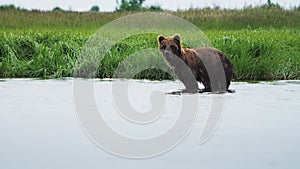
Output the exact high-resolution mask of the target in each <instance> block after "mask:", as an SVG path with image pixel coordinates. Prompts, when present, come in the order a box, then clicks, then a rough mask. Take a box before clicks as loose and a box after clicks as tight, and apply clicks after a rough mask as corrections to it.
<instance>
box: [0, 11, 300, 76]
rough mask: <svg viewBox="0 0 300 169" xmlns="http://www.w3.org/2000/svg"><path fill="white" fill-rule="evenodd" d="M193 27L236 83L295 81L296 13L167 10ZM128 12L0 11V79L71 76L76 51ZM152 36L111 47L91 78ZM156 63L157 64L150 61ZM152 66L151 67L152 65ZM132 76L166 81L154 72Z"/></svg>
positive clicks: (298, 62)
mask: <svg viewBox="0 0 300 169" xmlns="http://www.w3.org/2000/svg"><path fill="white" fill-rule="evenodd" d="M167 13H171V14H173V15H177V16H180V17H182V18H185V19H187V20H189V21H190V22H192V23H193V24H195V25H196V26H197V27H199V28H200V29H201V30H203V31H204V33H205V34H206V35H207V37H208V38H209V39H210V41H211V43H212V45H213V46H214V47H216V48H218V49H220V50H222V51H223V52H224V53H225V54H227V55H228V57H229V58H230V59H231V60H232V62H233V64H234V67H235V72H236V78H235V79H236V80H277V79H300V10H288V11H287V10H282V9H278V8H270V9H265V8H247V9H244V10H217V9H214V10H211V9H204V10H189V11H178V12H167ZM129 14H131V13H129V12H124V13H78V12H40V11H16V10H11V11H10V10H7V11H0V20H1V24H0V77H1V78H10V77H35V78H60V77H72V76H73V74H74V66H75V64H76V61H77V59H78V56H79V54H80V51H81V49H82V48H83V46H84V45H85V43H86V41H87V40H88V39H89V37H90V36H91V35H92V34H93V33H94V32H96V31H97V30H98V29H99V28H101V27H102V26H103V25H105V24H106V23H108V22H110V21H112V20H114V19H117V18H119V17H122V16H125V15H129ZM156 38H157V35H156V34H144V35H139V36H135V37H130V38H128V39H126V40H125V41H122V42H120V44H116V45H115V46H114V47H113V48H112V49H111V52H110V53H109V54H108V55H106V57H105V59H103V61H102V62H101V64H100V65H99V69H98V71H97V77H100V78H107V77H112V76H113V72H114V70H115V69H116V67H117V66H118V64H119V63H120V62H121V61H122V60H124V59H125V58H126V57H127V56H128V55H130V54H132V53H135V52H137V51H139V50H142V49H147V48H157V40H156ZM153 62H154V64H162V63H161V60H159V59H158V60H153ZM155 62H157V63H155ZM136 78H147V79H169V78H170V76H169V75H168V74H166V73H164V72H162V71H159V70H155V69H152V70H146V71H143V72H141V73H140V74H138V75H137V76H136Z"/></svg>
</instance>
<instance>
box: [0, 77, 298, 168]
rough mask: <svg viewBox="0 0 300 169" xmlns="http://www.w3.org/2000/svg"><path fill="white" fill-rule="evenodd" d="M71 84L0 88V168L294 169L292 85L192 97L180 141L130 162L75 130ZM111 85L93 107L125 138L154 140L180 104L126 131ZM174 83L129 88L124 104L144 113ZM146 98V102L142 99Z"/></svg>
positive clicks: (176, 100)
mask: <svg viewBox="0 0 300 169" xmlns="http://www.w3.org/2000/svg"><path fill="white" fill-rule="evenodd" d="M72 83H73V81H72V80H31V79H5V80H1V81H0V107H1V111H0V168H3V169H4V168H5V169H19V168H24V169H27V168H30V169H38V168H46V169H47V168H51V169H52V168H72V169H81V168H172V169H177V168H178V169H181V168H210V169H223V168H232V169H247V168H249V169H250V168H251V169H252V168H256V169H260V168H262V169H267V168H272V169H274V168H275V169H276V168H278V169H283V168H289V169H297V168H299V167H300V161H299V157H300V146H299V142H300V133H299V131H300V106H299V103H300V81H277V82H262V83H256V84H249V83H238V82H236V83H233V84H232V86H231V88H232V89H235V90H236V93H234V94H229V93H227V94H225V95H215V94H199V102H200V104H199V105H200V108H199V115H198V117H197V120H196V124H195V126H194V127H193V130H192V131H191V133H190V134H189V135H188V136H187V138H186V139H185V140H184V141H183V142H182V143H181V144H179V145H178V146H177V147H175V148H174V149H173V150H171V151H170V152H168V153H165V154H163V155H161V156H158V157H155V158H150V159H145V160H133V159H126V158H120V157H117V156H114V155H112V154H109V153H107V152H106V151H103V150H102V149H100V148H99V147H98V146H96V145H95V144H94V143H93V142H92V141H91V140H90V139H89V138H88V137H87V136H86V134H85V132H84V131H83V130H82V129H81V126H80V124H79V122H78V119H77V115H76V111H75V106H74V101H73V90H72V87H73V85H72ZM111 84H112V81H109V80H106V81H96V82H95V89H94V91H95V99H96V100H97V105H98V107H99V108H100V109H101V110H103V112H104V115H105V116H106V117H105V118H106V121H107V122H108V123H110V124H111V126H112V127H113V128H114V129H115V130H116V131H119V132H124V133H125V134H126V135H129V136H137V137H149V136H155V135H157V134H159V133H161V132H163V131H164V130H166V129H167V128H168V126H169V125H172V123H173V122H174V120H175V119H176V118H177V117H178V112H176V110H177V106H180V103H181V102H180V98H181V96H176V95H167V96H166V98H167V101H166V102H167V103H168V106H167V107H166V113H165V114H164V115H162V116H161V117H160V119H159V120H157V121H156V122H155V123H152V124H148V125H137V124H131V123H130V122H128V121H126V120H124V119H122V118H121V117H120V116H118V114H117V113H115V110H114V106H115V105H114V103H113V100H112V99H111V96H112V94H111ZM181 87H182V85H181V84H180V83H178V82H173V81H163V82H156V81H154V82H150V81H133V82H132V84H131V87H130V89H129V93H130V94H129V100H130V101H131V103H133V105H132V106H133V107H134V108H135V109H137V110H140V111H147V110H148V109H150V108H151V104H150V102H149V101H150V100H149V97H148V96H149V95H150V93H151V92H152V91H155V90H160V91H163V92H170V91H174V90H177V89H178V88H181ZM146 96H147V97H146ZM223 96H225V97H226V100H225V109H224V114H223V117H222V120H221V123H220V125H219V127H218V128H217V130H216V132H215V134H214V135H213V137H211V139H210V140H209V141H208V142H207V143H205V144H203V145H199V144H198V140H199V136H200V134H201V129H202V128H203V125H204V122H205V120H206V118H207V116H208V112H209V110H210V109H211V107H210V105H211V102H212V99H213V98H215V97H223Z"/></svg>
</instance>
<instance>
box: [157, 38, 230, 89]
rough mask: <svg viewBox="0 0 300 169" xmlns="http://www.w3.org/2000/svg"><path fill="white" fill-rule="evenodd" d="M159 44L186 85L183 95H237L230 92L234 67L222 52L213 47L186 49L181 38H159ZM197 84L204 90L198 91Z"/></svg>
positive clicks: (161, 50)
mask: <svg viewBox="0 0 300 169" xmlns="http://www.w3.org/2000/svg"><path fill="white" fill-rule="evenodd" d="M158 42H159V49H160V52H161V53H162V54H163V57H164V59H165V60H166V61H167V63H168V64H169V66H170V67H171V68H173V69H174V72H175V74H176V76H177V77H178V78H179V80H180V81H182V82H183V84H184V85H185V90H183V92H188V93H197V92H226V91H227V92H230V93H231V92H234V91H233V90H229V89H228V87H229V85H230V82H231V80H232V79H233V76H234V72H233V65H232V64H231V62H230V60H229V59H228V57H227V56H226V55H225V54H223V53H222V52H221V51H219V50H217V49H215V48H211V47H202V48H192V49H190V48H187V47H183V46H182V44H181V38H180V35H175V36H172V37H165V36H162V35H160V36H158ZM189 74H190V75H189ZM197 81H198V82H200V83H202V84H203V85H204V87H205V88H204V89H199V88H198V83H197Z"/></svg>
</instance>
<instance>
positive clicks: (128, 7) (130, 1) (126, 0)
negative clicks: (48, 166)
mask: <svg viewBox="0 0 300 169" xmlns="http://www.w3.org/2000/svg"><path fill="white" fill-rule="evenodd" d="M145 1H146V0H120V1H119V0H116V2H117V5H118V6H117V7H116V11H117V12H123V11H162V8H161V7H160V6H158V5H151V6H150V7H143V3H144V2H145ZM258 7H260V8H267V9H268V8H279V9H283V7H281V6H280V5H279V4H277V3H276V4H275V3H273V2H272V1H271V0H267V2H266V3H265V4H263V5H261V6H258ZM249 8H252V7H251V6H250V7H249ZM205 9H207V8H205ZM216 9H220V8H219V7H217V8H216ZM0 10H22V11H26V9H23V8H20V7H16V6H15V5H13V4H10V5H1V6H0ZM292 10H300V5H299V6H296V7H294V8H293V9H292ZM34 11H37V10H34ZM52 11H65V10H64V9H62V8H60V7H55V8H53V9H52ZM99 11H100V7H99V6H97V5H94V6H92V7H91V9H90V10H89V12H99Z"/></svg>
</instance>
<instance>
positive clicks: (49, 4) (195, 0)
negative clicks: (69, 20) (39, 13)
mask: <svg viewBox="0 0 300 169" xmlns="http://www.w3.org/2000/svg"><path fill="white" fill-rule="evenodd" d="M119 1H121V0H119ZM271 1H272V2H273V3H278V4H280V5H281V6H283V7H285V8H287V9H288V8H292V7H294V6H300V0H271ZM266 2H267V0H146V1H145V3H144V6H151V5H159V6H161V7H162V8H163V9H168V10H177V9H188V8H190V7H194V8H203V7H215V6H219V7H221V8H242V7H244V6H249V5H252V6H257V5H261V4H264V3H266ZM7 4H14V5H15V6H17V7H21V8H25V9H29V10H30V9H39V10H52V9H53V8H54V7H57V6H58V7H60V8H62V9H64V10H72V11H88V10H89V9H90V8H91V7H92V6H94V5H97V6H99V7H100V11H114V10H115V9H116V6H117V3H116V0H0V5H7Z"/></svg>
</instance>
